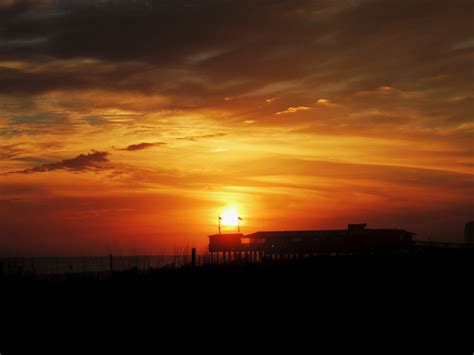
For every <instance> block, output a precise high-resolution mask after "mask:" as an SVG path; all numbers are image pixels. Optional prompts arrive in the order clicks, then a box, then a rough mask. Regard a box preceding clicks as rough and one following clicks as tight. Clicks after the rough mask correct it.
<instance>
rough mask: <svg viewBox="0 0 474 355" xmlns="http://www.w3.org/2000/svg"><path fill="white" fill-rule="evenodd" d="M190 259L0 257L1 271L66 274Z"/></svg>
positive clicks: (164, 264) (141, 267) (159, 265)
mask: <svg viewBox="0 0 474 355" xmlns="http://www.w3.org/2000/svg"><path fill="white" fill-rule="evenodd" d="M190 262H191V258H190V257H189V256H183V255H176V256H175V255H146V256H113V257H112V265H111V259H110V256H81V257H4V258H0V274H3V275H8V274H12V273H24V274H40V275H41V274H51V275H52V274H65V273H91V272H95V273H100V272H109V271H110V269H111V267H112V270H113V271H126V270H134V269H137V270H140V271H145V270H149V269H158V268H165V267H169V268H174V267H179V266H182V265H185V264H188V263H190Z"/></svg>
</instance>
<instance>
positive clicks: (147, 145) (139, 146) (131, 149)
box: [118, 142, 166, 152]
mask: <svg viewBox="0 0 474 355" xmlns="http://www.w3.org/2000/svg"><path fill="white" fill-rule="evenodd" d="M164 144H166V143H164V142H155V143H139V144H131V145H129V146H128V147H126V148H122V149H118V150H128V151H129V152H134V151H137V150H143V149H147V148H152V147H156V146H160V145H164Z"/></svg>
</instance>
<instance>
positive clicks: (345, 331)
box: [0, 253, 474, 355]
mask: <svg viewBox="0 0 474 355" xmlns="http://www.w3.org/2000/svg"><path fill="white" fill-rule="evenodd" d="M473 270H474V258H473V257H472V255H470V254H466V253H448V254H442V253H441V254H436V255H385V256H373V255H372V256H328V257H322V256H319V257H312V258H306V259H299V260H291V261H283V262H278V263H269V262H267V263H265V264H234V265H209V266H204V267H198V268H192V267H183V268H180V269H177V270H154V271H153V270H150V271H148V272H136V271H129V272H116V273H113V274H102V276H101V277H97V275H95V276H94V275H81V274H71V275H68V276H61V277H51V276H50V277H48V278H44V277H26V276H24V277H3V278H2V279H1V281H0V283H1V294H2V296H1V297H2V299H1V307H2V312H1V323H2V332H1V338H0V346H1V347H3V348H2V349H0V352H1V353H2V355H3V354H15V353H51V352H53V351H56V352H57V351H59V352H60V353H64V354H69V353H75V352H76V351H77V352H80V353H115V352H116V351H115V349H117V347H118V348H119V349H120V350H124V349H125V346H126V345H127V346H132V349H134V350H133V351H127V352H128V353H160V352H166V353H167V352H168V351H164V348H165V346H172V347H173V348H174V349H175V351H170V352H171V353H180V352H182V351H186V352H187V351H198V352H201V350H202V351H204V350H205V351H206V352H208V351H210V350H211V349H214V350H217V352H219V353H226V352H230V351H231V350H232V349H234V350H235V349H241V350H242V351H241V352H244V351H245V352H247V350H248V349H254V350H257V349H258V347H259V346H262V347H263V348H262V349H267V350H269V349H270V348H274V347H276V348H279V349H280V350H283V349H290V350H289V352H290V353H300V352H301V351H302V350H303V348H306V346H310V347H312V348H313V349H315V347H316V348H319V346H320V345H321V344H322V343H324V342H325V341H327V340H328V336H330V337H334V338H335V340H331V341H330V344H331V346H332V349H333V350H337V349H339V348H340V347H347V346H348V347H349V349H353V348H357V347H358V346H360V345H362V346H363V348H364V349H365V350H367V349H368V347H370V345H374V344H375V343H376V342H377V341H381V342H382V343H383V344H384V345H383V348H379V349H380V350H383V351H381V352H380V353H386V352H387V351H388V350H393V349H397V347H399V346H401V345H402V344H405V342H406V341H412V340H413V341H417V342H418V345H419V346H421V349H424V350H427V349H431V348H433V347H434V348H437V350H440V349H446V350H447V352H446V351H442V352H443V353H453V354H454V353H458V350H459V353H468V354H472V349H474V347H472V345H473V343H474V340H473V339H474V336H473V332H472V329H473V327H472V322H473V319H474V318H472V315H473V312H472V310H473V304H474V290H473V289H474V287H473V286H474V284H473V280H474V278H473ZM331 339H332V338H331ZM351 339H352V340H351ZM95 340H98V341H99V343H100V344H101V345H102V346H105V348H101V347H99V345H97V343H95V342H94V341H95ZM63 341H64V342H63ZM252 344H253V345H252ZM91 346H92V347H93V349H94V351H90V347H91ZM150 346H151V347H152V349H154V351H148V350H149V349H150V348H149V347H150ZM403 346H405V345H403ZM287 347H289V348H287ZM31 348H33V351H32V349H31ZM88 348H89V351H88V350H87V349H88ZM145 348H146V350H145ZM26 349H28V351H27V350H26ZM99 349H100V351H99ZM185 349H186V350H185ZM203 349H204V350H203ZM298 349H299V350H301V351H297V350H298ZM461 349H462V350H463V351H461ZM158 350H160V351H158ZM178 350H179V351H178ZM412 350H413V349H412ZM252 352H253V351H252ZM261 352H263V350H262V351H261ZM311 352H312V351H311ZM344 352H346V351H344ZM397 352H402V353H406V351H397ZM265 353H267V351H265ZM417 353H433V352H432V351H421V352H420V351H418V352H417Z"/></svg>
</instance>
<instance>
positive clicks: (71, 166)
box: [3, 151, 109, 175]
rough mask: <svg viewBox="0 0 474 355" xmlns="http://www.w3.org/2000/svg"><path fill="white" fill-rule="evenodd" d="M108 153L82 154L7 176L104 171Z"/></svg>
mask: <svg viewBox="0 0 474 355" xmlns="http://www.w3.org/2000/svg"><path fill="white" fill-rule="evenodd" d="M108 155H109V153H108V152H96V151H93V152H92V153H88V154H80V155H78V156H77V157H75V158H72V159H65V160H62V161H60V162H57V163H50V164H43V165H40V166H38V167H35V168H31V169H26V170H20V171H14V172H10V173H6V174H32V173H42V172H46V171H53V170H70V171H87V170H102V169H104V168H105V167H104V166H103V165H102V163H107V162H108V161H109V159H108V158H107V157H108ZM3 175H5V174H3Z"/></svg>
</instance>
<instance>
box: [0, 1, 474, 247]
mask: <svg viewBox="0 0 474 355" xmlns="http://www.w3.org/2000/svg"><path fill="white" fill-rule="evenodd" d="M97 4H98V3H97V2H94V1H86V0H84V1H71V0H70V1H67V0H65V1H38V0H37V1H14V0H12V1H8V2H0V174H1V175H0V251H1V250H5V251H7V252H11V251H12V250H19V249H21V250H22V251H24V253H26V254H37V255H52V254H67V255H83V254H104V253H106V252H107V251H108V250H117V251H121V252H122V253H125V254H127V253H131V252H140V253H146V254H152V253H162V252H170V253H171V252H175V251H176V250H178V249H180V248H185V247H189V246H197V247H199V248H203V247H205V245H206V243H207V238H206V235H208V234H211V233H214V232H215V231H216V230H217V226H216V221H217V214H218V213H219V211H220V210H222V209H223V208H225V207H226V206H230V205H233V206H236V207H237V208H238V210H239V213H240V215H241V216H242V217H243V219H244V221H243V223H242V230H243V232H254V231H257V230H276V229H327V228H345V226H346V225H347V223H361V222H367V223H369V226H371V227H381V228H383V227H386V228H393V227H397V228H403V229H407V230H410V231H413V232H416V233H419V238H420V239H427V238H432V239H433V240H448V241H461V240H462V233H463V228H464V223H465V222H467V221H468V220H472V219H474V202H473V201H474V144H473V141H474V139H473V138H474V137H473V132H474V120H473V117H472V113H473V112H474V111H473V108H474V107H473V102H474V99H473V92H474V87H473V85H472V83H473V82H474V78H473V70H472V62H473V59H474V58H473V55H474V31H473V27H472V17H471V14H472V13H473V12H472V11H473V3H472V2H470V1H454V2H450V5H449V7H447V8H446V5H445V3H444V2H443V1H429V2H425V1H418V2H399V1H386V2H378V1H330V2H325V1H323V2H320V1H317V2H315V1H289V0H288V1H278V2H277V1H239V2H226V1H221V2H215V1H211V0H209V1H186V3H181V1H173V2H165V1H163V2H157V3H156V4H152V5H150V4H147V2H144V1H143V2H141V1H137V2H131V1H123V2H102V3H101V5H100V6H99V5H97Z"/></svg>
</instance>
